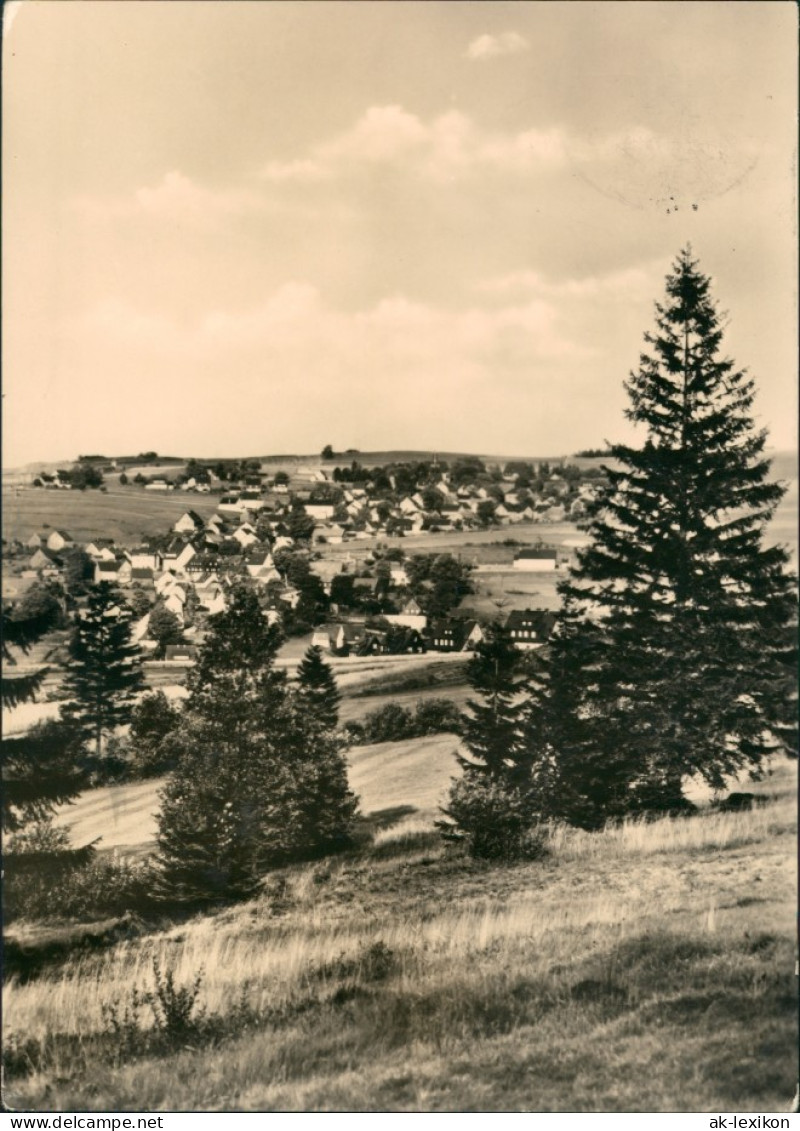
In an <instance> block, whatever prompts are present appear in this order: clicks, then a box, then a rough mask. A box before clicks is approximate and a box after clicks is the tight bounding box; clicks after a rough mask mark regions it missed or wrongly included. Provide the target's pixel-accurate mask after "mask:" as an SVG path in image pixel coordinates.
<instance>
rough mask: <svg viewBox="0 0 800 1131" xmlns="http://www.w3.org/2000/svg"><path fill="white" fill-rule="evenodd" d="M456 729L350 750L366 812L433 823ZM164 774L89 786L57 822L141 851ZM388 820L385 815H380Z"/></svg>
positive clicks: (150, 833) (84, 838) (86, 838)
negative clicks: (390, 812) (397, 813)
mask: <svg viewBox="0 0 800 1131" xmlns="http://www.w3.org/2000/svg"><path fill="white" fill-rule="evenodd" d="M457 746H458V739H457V738H456V737H455V736H453V735H448V734H443V735H434V736H432V737H429V738H416V739H408V740H406V741H404V742H383V743H380V744H378V745H374V746H358V747H354V748H353V749H352V750H351V751H350V752H349V754H348V762H349V765H350V785H351V788H352V789H353V790H354V792H355V793H356V795H357V796H358V797H359V798H360V802H361V812H362V814H363V815H364V816H370V815H373V817H374V816H375V815H376V814H384V815H386V813H387V811H388V810H395V809H398V808H402V811H403V814H405V815H411V814H412V813H413V814H416V819H417V821H420V820H425V821H427V824H428V826H429V827H430V825H431V823H432V819H433V814H434V813H435V810H436V807H437V805H438V803H439V801H440V800H441V799H442V797H443V795H444V794H445V793H446V791H447V787H448V785H449V782H450V778H451V777H452V776H453V774H454V773H455V772H456V769H457V766H456V762H455V758H454V757H453V753H454V751H455V750H456V748H457ZM162 784H163V779H156V780H152V781H145V782H134V783H130V784H125V785H112V786H107V787H105V788H103V789H92V790H88V791H87V792H86V793H83V794H81V795H80V797H78V798H77V799H76V800H75V801H74V802H73V803H72V804H71V805H66V806H64V807H63V808H62V809H61V811H60V812H59V814H58V816H57V817H56V824H57V825H59V826H61V827H65V826H67V827H69V828H70V830H71V837H72V841H73V843H74V844H76V845H82V844H89V843H92V842H93V841H97V842H98V843H97V847H98V849H100V850H104V849H111V848H116V849H120V850H122V851H127V852H135V853H140V852H142V851H144V850H146V849H147V848H148V847H150V846H152V844H153V842H154V841H155V835H156V813H157V812H158V808H159V801H158V791H159V790H160V788H161V786H162ZM378 820H379V822H380V823H385V820H386V816H384V817H383V818H380V817H379V818H378Z"/></svg>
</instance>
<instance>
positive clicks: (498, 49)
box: [464, 31, 530, 59]
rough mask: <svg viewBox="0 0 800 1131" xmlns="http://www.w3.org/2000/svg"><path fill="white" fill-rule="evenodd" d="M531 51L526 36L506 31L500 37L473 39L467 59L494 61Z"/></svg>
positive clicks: (467, 52) (480, 36) (468, 49)
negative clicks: (499, 56)
mask: <svg viewBox="0 0 800 1131" xmlns="http://www.w3.org/2000/svg"><path fill="white" fill-rule="evenodd" d="M528 50H530V43H529V42H528V40H527V39H526V38H525V36H524V35H520V34H519V32H516V31H504V32H501V33H500V35H488V34H487V35H479V36H478V37H477V39H473V40H472V42H471V43H470V45H469V47H468V48H467V50H466V51H465V53H464V54H465V57H466V58H467V59H494V58H496V57H497V56H498V55H519V54H520V52H522V51H528Z"/></svg>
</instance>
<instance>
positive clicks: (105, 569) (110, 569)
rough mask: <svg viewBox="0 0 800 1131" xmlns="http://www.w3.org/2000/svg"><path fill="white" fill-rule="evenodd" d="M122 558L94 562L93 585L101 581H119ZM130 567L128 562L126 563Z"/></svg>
mask: <svg viewBox="0 0 800 1131" xmlns="http://www.w3.org/2000/svg"><path fill="white" fill-rule="evenodd" d="M123 560H124V559H122V558H112V559H111V561H105V560H102V561H97V562H95V563H94V582H95V585H97V584H99V582H101V581H110V582H112V583H113V584H114V585H116V584H117V583H118V582H119V568H120V566H121V565H122V562H123ZM127 564H128V568H129V569H130V562H128V563H127Z"/></svg>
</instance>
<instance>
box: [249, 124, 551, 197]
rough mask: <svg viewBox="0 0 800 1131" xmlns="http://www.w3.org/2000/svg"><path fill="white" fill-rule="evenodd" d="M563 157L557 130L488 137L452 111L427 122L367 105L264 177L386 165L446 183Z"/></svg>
mask: <svg viewBox="0 0 800 1131" xmlns="http://www.w3.org/2000/svg"><path fill="white" fill-rule="evenodd" d="M566 156H567V145H566V138H565V136H564V134H563V132H562V131H561V130H560V129H559V128H558V127H552V128H549V129H543V130H537V129H530V130H522V131H520V132H518V133H492V132H489V131H485V130H482V129H481V128H480V127H479V126H477V125H476V124H475V123H474V122H473V121H472V120H471V119H470V118H469V117H467V115H466V114H462V113H460V112H459V111H455V110H451V111H448V112H447V113H444V114H440V115H439V116H438V117H435V118H433V119H431V120H430V121H428V122H426V121H423V120H422V119H421V118H419V117H418V116H417V115H416V114H412V113H411V112H409V111H408V110H406V109H404V107H402V106H398V105H389V106H371V107H370V108H369V109H368V110H367V111H366V112H365V113H364V114H363V115H362V117H361V118H359V120H358V121H357V122H356V123H355V124H354V125H353V126H352V127H351V128H350V129H348V130H345V131H344V132H343V133H342V134H340V135H339V136H338V137H335V138H333V139H331V140H329V141H326V142H323V143H321V144H320V145H318V146H316V147H315V149H314V150H313V151H312V152H311V154H310V155H309V156H308V157H306V158H303V159H299V160H293V161H287V162H275V161H270V162H268V163H267V165H265V166H264V168H263V169H262V176H263V177H264V178H265V179H267V180H271V181H289V180H293V179H294V180H297V181H310V180H322V179H329V178H331V177H334V176H336V175H341V174H342V173H345V172H347V171H352V170H355V169H358V168H362V167H364V166H367V167H374V166H376V165H384V166H396V167H397V168H400V169H403V170H405V171H408V172H414V173H416V174H417V175H419V176H423V177H427V178H430V179H433V180H445V179H451V178H454V177H463V176H466V175H469V174H470V173H475V172H480V171H484V172H485V171H495V172H509V173H525V172H529V171H533V170H535V169H537V168H556V167H560V166H561V165H563V164H564V162H565V160H566Z"/></svg>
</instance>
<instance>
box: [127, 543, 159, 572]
mask: <svg viewBox="0 0 800 1131" xmlns="http://www.w3.org/2000/svg"><path fill="white" fill-rule="evenodd" d="M125 557H126V558H127V559H128V561H129V562H130V564H131V568H132V569H151V570H160V569H161V554H160V553H159V552H158V550H151V549H150V547H149V546H137V547H136V549H134V550H126V551H125Z"/></svg>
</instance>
